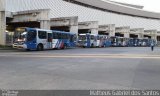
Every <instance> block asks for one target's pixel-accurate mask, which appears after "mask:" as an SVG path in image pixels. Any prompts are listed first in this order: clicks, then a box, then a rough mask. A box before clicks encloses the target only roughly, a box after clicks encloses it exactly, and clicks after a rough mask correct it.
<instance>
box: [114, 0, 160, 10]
mask: <svg viewBox="0 0 160 96" xmlns="http://www.w3.org/2000/svg"><path fill="white" fill-rule="evenodd" d="M112 1H118V2H123V3H129V4H136V5H137V4H138V5H142V6H144V10H148V11H153V12H159V13H160V0H112Z"/></svg>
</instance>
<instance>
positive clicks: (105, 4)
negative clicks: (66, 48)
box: [65, 0, 160, 19]
mask: <svg viewBox="0 0 160 96" xmlns="http://www.w3.org/2000/svg"><path fill="white" fill-rule="evenodd" d="M65 1H69V2H72V3H77V4H81V5H84V6H88V7H92V8H97V9H100V10H104V11H105V10H106V11H107V10H108V11H112V12H116V13H120V14H126V15H132V16H138V17H144V18H151V19H160V13H156V12H149V11H145V10H143V9H140V8H135V7H131V6H128V5H124V4H120V3H116V2H113V1H108V0H105V1H104V0H65Z"/></svg>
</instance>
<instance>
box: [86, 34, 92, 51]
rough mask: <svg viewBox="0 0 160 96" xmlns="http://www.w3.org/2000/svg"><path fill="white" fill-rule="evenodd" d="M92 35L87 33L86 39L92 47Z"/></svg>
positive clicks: (88, 45)
mask: <svg viewBox="0 0 160 96" xmlns="http://www.w3.org/2000/svg"><path fill="white" fill-rule="evenodd" d="M90 36H91V35H90V34H86V37H87V38H86V39H87V47H88V48H90V47H91V37H90Z"/></svg>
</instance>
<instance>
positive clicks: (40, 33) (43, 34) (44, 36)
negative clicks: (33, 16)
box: [38, 31, 47, 39]
mask: <svg viewBox="0 0 160 96" xmlns="http://www.w3.org/2000/svg"><path fill="white" fill-rule="evenodd" d="M38 37H39V38H40V39H47V32H46V31H38Z"/></svg>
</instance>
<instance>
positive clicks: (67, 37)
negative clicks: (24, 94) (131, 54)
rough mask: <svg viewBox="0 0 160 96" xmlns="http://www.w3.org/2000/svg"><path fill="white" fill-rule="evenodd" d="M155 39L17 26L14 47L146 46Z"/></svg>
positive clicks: (31, 48)
mask: <svg viewBox="0 0 160 96" xmlns="http://www.w3.org/2000/svg"><path fill="white" fill-rule="evenodd" d="M151 43H154V44H156V42H155V40H153V39H134V38H124V37H116V36H114V37H108V36H107V35H97V34H90V33H87V34H79V35H78V37H77V35H76V34H75V33H71V32H64V31H57V30H44V29H37V28H17V30H16V31H15V34H14V43H13V48H17V49H26V50H44V49H65V48H72V47H73V48H75V47H77V46H78V47H83V48H94V47H111V46H112V47H133V46H135V47H140V46H143V47H146V46H150V45H151Z"/></svg>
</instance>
